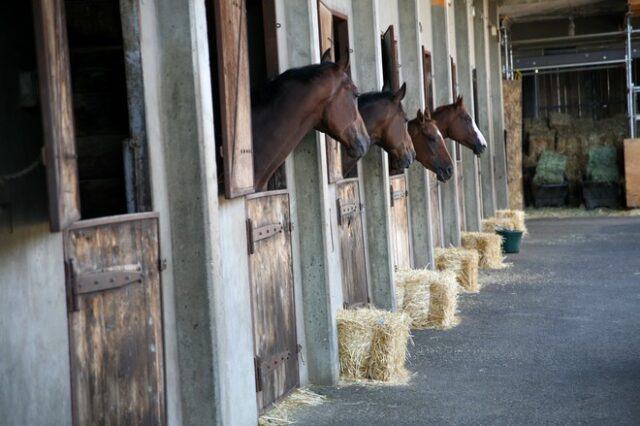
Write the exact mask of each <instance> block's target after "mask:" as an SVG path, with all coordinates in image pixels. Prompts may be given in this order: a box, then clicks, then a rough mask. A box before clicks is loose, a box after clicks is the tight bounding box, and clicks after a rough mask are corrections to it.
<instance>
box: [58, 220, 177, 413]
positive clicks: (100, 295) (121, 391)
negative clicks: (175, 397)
mask: <svg viewBox="0 0 640 426" xmlns="http://www.w3.org/2000/svg"><path fill="white" fill-rule="evenodd" d="M64 253H65V259H66V262H65V265H66V272H67V289H68V306H69V337H70V345H71V349H70V353H71V385H72V386H71V388H72V409H73V421H74V424H76V425H95V424H100V425H123V424H131V425H133V424H140V425H162V424H165V419H166V416H165V385H164V359H163V357H164V355H163V354H164V345H163V340H162V309H161V306H162V301H161V299H162V295H161V287H160V268H159V256H160V254H159V239H158V216H157V214H155V213H139V214H130V215H123V216H113V217H109V218H102V219H94V220H87V221H81V222H77V223H75V224H74V225H72V226H71V227H69V228H68V229H67V230H66V231H65V232H64Z"/></svg>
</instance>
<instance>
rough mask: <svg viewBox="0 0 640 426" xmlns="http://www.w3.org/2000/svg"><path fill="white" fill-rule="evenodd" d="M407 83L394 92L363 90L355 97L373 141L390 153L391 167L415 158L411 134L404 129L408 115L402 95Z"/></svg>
mask: <svg viewBox="0 0 640 426" xmlns="http://www.w3.org/2000/svg"><path fill="white" fill-rule="evenodd" d="M406 92H407V86H406V84H403V85H402V87H401V88H400V89H399V90H398V91H397V92H395V93H394V92H390V91H383V92H371V93H365V94H363V95H362V96H361V97H360V98H358V109H359V110H360V114H362V118H363V119H364V122H365V124H366V126H367V132H368V133H369V136H370V137H371V140H372V142H374V143H375V144H376V145H379V146H381V147H382V149H384V150H385V151H386V152H387V153H388V154H389V161H390V164H389V166H390V167H391V168H392V169H394V170H401V169H406V168H408V167H409V166H410V165H411V163H412V162H413V160H414V159H415V158H416V152H415V150H414V149H413V143H412V142H411V137H410V136H409V133H408V132H407V126H406V122H407V117H406V115H405V113H404V109H403V108H402V99H404V96H405V94H406Z"/></svg>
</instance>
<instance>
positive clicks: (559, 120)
mask: <svg viewBox="0 0 640 426" xmlns="http://www.w3.org/2000/svg"><path fill="white" fill-rule="evenodd" d="M549 127H550V128H552V129H564V128H567V127H571V116H570V115H569V114H565V113H562V112H551V113H549Z"/></svg>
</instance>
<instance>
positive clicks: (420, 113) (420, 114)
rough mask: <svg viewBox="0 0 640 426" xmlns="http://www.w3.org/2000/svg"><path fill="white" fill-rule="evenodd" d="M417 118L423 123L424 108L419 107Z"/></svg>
mask: <svg viewBox="0 0 640 426" xmlns="http://www.w3.org/2000/svg"><path fill="white" fill-rule="evenodd" d="M416 118H417V119H418V122H419V123H422V120H424V116H423V115H422V110H421V109H420V108H418V112H417V113H416Z"/></svg>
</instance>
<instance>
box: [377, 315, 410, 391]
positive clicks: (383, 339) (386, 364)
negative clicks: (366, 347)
mask: <svg viewBox="0 0 640 426" xmlns="http://www.w3.org/2000/svg"><path fill="white" fill-rule="evenodd" d="M409 323H410V319H409V317H408V316H407V315H406V314H402V313H400V314H399V313H391V312H389V313H388V314H387V315H384V316H383V317H382V318H380V319H379V320H377V321H376V322H375V323H374V325H373V339H372V341H371V355H370V358H369V369H368V373H369V378H370V379H372V380H379V381H382V382H395V383H400V382H404V381H406V380H407V378H408V377H409V372H408V371H407V368H406V367H405V363H406V360H407V343H408V342H409Z"/></svg>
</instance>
